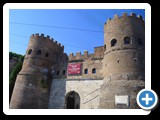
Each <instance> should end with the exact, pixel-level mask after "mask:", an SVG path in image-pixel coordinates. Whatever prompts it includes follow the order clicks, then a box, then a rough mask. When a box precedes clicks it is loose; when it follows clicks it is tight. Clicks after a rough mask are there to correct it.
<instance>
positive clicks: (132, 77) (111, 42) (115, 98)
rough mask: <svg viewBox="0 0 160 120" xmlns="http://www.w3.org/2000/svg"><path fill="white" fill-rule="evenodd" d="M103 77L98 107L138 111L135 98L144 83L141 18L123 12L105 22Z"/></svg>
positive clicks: (143, 40) (143, 36)
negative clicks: (134, 109)
mask: <svg viewBox="0 0 160 120" xmlns="http://www.w3.org/2000/svg"><path fill="white" fill-rule="evenodd" d="M103 77H104V84H103V85H102V87H101V89H100V93H101V94H100V105H99V108H138V105H137V103H136V95H137V93H138V91H139V90H141V89H143V88H144V80H145V23H144V21H143V19H142V16H140V15H138V16H136V15H135V14H134V13H131V15H127V14H126V13H123V15H122V16H121V17H119V16H118V15H115V16H114V18H113V19H112V20H111V19H108V21H107V22H106V23H105V25H104V59H103ZM119 100H120V101H125V102H124V103H123V102H122V103H121V102H119Z"/></svg>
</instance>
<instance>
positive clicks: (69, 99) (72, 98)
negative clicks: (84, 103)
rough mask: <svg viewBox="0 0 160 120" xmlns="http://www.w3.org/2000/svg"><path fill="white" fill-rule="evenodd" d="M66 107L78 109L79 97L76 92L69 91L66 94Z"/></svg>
mask: <svg viewBox="0 0 160 120" xmlns="http://www.w3.org/2000/svg"><path fill="white" fill-rule="evenodd" d="M66 109H80V97H79V95H78V93H77V92H75V91H71V92H69V93H68V94H67V95H66Z"/></svg>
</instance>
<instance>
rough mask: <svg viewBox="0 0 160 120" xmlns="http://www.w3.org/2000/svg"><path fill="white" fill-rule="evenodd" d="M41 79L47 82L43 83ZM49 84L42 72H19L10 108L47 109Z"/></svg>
mask: <svg viewBox="0 0 160 120" xmlns="http://www.w3.org/2000/svg"><path fill="white" fill-rule="evenodd" d="M44 78H46V79H44ZM43 80H46V81H47V82H48V83H47V84H45V82H43ZM49 84H50V83H49V80H48V79H47V77H46V76H45V75H44V74H43V73H35V72H33V73H26V72H20V73H19V74H18V76H17V79H16V83H15V86H14V90H13V93H12V97H11V101H10V109H47V107H48V98H49V89H48V88H49Z"/></svg>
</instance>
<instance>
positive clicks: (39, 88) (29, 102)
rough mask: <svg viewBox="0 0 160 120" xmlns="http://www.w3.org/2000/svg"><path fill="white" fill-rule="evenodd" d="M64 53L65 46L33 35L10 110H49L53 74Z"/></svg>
mask: <svg viewBox="0 0 160 120" xmlns="http://www.w3.org/2000/svg"><path fill="white" fill-rule="evenodd" d="M63 51H64V46H61V44H59V43H57V41H54V40H53V39H52V38H50V37H49V36H47V37H44V34H41V35H39V34H35V35H34V34H33V35H31V37H30V41H29V45H28V48H27V51H26V55H25V59H24V62H23V66H22V70H21V71H20V72H19V74H18V76H17V79H16V83H15V86H14V90H13V93H12V98H11V101H10V108H13V109H45V108H48V100H49V90H50V82H51V73H52V72H53V71H52V70H53V69H54V68H53V66H55V64H56V62H57V59H58V56H60V55H62V54H63Z"/></svg>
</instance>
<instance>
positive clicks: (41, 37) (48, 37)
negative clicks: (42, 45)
mask: <svg viewBox="0 0 160 120" xmlns="http://www.w3.org/2000/svg"><path fill="white" fill-rule="evenodd" d="M34 38H36V39H38V38H40V39H44V40H45V39H48V40H49V41H50V42H51V44H54V45H57V46H59V47H61V48H62V49H63V50H64V46H63V45H61V43H58V42H57V41H56V40H54V39H53V38H51V37H50V36H49V35H47V36H46V37H45V36H44V34H39V33H36V34H32V35H31V36H30V39H34Z"/></svg>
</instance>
